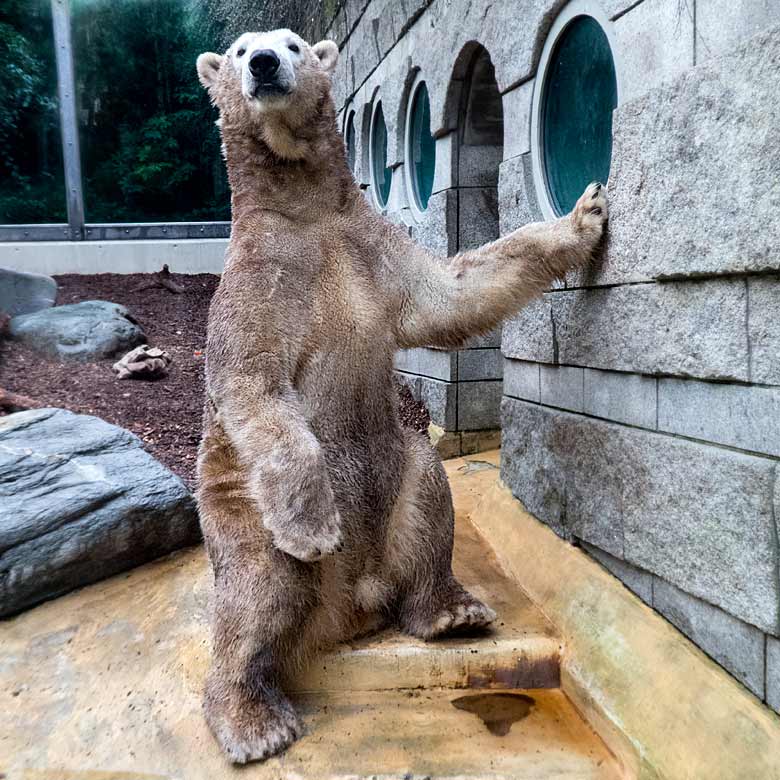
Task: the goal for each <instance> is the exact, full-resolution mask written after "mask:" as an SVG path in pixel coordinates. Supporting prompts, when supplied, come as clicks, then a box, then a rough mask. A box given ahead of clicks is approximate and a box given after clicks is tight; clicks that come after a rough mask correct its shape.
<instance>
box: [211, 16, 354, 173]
mask: <svg viewBox="0 0 780 780" xmlns="http://www.w3.org/2000/svg"><path fill="white" fill-rule="evenodd" d="M338 57H339V50H338V46H337V45H336V44H335V43H334V42H333V41H320V42H319V43H317V44H315V45H314V46H310V45H309V44H308V43H306V41H304V40H303V39H302V38H301V37H300V36H298V35H296V34H295V33H293V32H292V31H290V30H272V31H271V32H262V33H260V32H258V33H252V32H249V33H244V34H243V35H242V36H241V37H240V38H238V40H236V42H235V43H234V44H233V45H232V46H231V47H230V48H229V49H228V50H227V51H226V52H225V54H223V55H220V54H215V53H214V52H206V53H204V54H201V55H200V57H198V62H197V68H198V78H199V79H200V82H201V84H203V86H204V87H205V88H206V89H207V90H208V93H209V96H210V98H211V101H212V103H214V105H216V106H217V108H218V109H219V112H220V124H221V126H222V129H223V133H224V131H225V129H227V128H236V129H240V130H241V131H242V132H244V133H256V134H257V135H258V136H261V137H263V138H264V139H265V140H267V141H269V142H271V141H273V143H270V145H271V146H272V147H274V151H275V152H277V154H280V156H282V157H287V158H289V159H296V158H298V157H299V156H301V155H302V152H301V150H300V149H297V148H296V147H297V146H299V145H296V144H295V143H292V144H291V143H290V142H291V141H293V140H294V136H295V134H296V131H297V130H299V129H302V128H305V127H307V125H310V124H311V123H312V122H313V121H314V119H315V118H316V116H317V114H318V113H321V111H322V105H323V102H324V100H325V98H327V97H328V95H329V93H330V75H331V73H332V72H333V70H334V69H335V67H336V63H337V62H338ZM269 135H270V136H273V138H269V137H268V136H269ZM280 135H281V136H282V137H278V136H280ZM288 135H289V136H292V137H289V138H288V137H286V136H288ZM277 142H278V143H277ZM277 147H278V148H277Z"/></svg>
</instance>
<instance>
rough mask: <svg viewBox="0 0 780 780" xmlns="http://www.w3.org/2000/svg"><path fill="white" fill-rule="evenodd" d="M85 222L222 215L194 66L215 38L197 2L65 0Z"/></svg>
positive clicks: (214, 26) (216, 148) (212, 144)
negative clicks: (68, 1) (68, 10)
mask: <svg viewBox="0 0 780 780" xmlns="http://www.w3.org/2000/svg"><path fill="white" fill-rule="evenodd" d="M71 9H72V34H73V54H74V61H75V69H76V101H77V109H78V115H79V133H80V136H81V161H82V172H83V179H84V182H83V187H84V208H85V212H86V218H87V221H89V222H158V221H201V220H227V219H230V195H229V191H228V187H227V181H226V176H225V163H224V160H223V159H222V156H221V154H220V140H219V133H218V131H217V128H216V127H215V126H214V120H215V119H216V118H217V114H216V111H215V110H214V109H213V108H212V107H211V106H210V105H209V100H208V96H207V95H206V91H205V90H204V89H203V88H202V87H201V86H200V84H199V83H198V79H197V77H196V74H195V65H194V63H195V60H196V58H197V56H198V54H200V53H201V52H203V51H209V50H212V49H213V48H214V45H215V42H216V41H218V40H219V39H220V36H221V33H220V26H219V22H218V21H217V20H216V19H215V18H214V16H213V15H212V14H210V13H209V3H208V2H207V1H206V0H71Z"/></svg>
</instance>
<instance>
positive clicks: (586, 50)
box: [532, 3, 618, 218]
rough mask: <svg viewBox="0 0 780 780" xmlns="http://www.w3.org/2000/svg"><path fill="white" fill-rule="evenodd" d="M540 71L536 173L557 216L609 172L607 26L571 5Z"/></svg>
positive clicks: (611, 101)
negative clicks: (575, 9) (588, 186)
mask: <svg viewBox="0 0 780 780" xmlns="http://www.w3.org/2000/svg"><path fill="white" fill-rule="evenodd" d="M571 5H572V6H574V7H575V8H576V7H577V6H581V5H582V4H581V3H572V4H571ZM566 10H569V7H567V9H566ZM539 72H540V73H541V88H540V89H538V90H537V93H536V95H535V99H534V112H533V117H534V120H533V124H534V127H533V128H532V133H533V140H534V141H535V144H534V147H535V148H534V155H533V157H534V160H533V162H534V178H535V180H536V188H537V193H538V194H539V195H540V196H541V197H540V198H539V200H540V204H541V206H542V210H543V211H544V212H545V216H546V217H548V218H552V217H559V216H562V215H564V214H568V213H569V211H571V209H572V208H573V206H574V204H575V203H576V202H577V199H578V198H579V197H580V195H582V192H583V190H584V189H585V187H586V186H587V185H588V184H589V183H590V182H592V181H600V182H604V183H606V181H607V179H608V178H609V168H610V162H611V157H612V112H613V111H614V109H615V107H616V106H617V98H618V88H617V76H616V72H615V62H614V59H613V56H612V47H611V46H610V41H609V38H608V37H607V33H606V31H605V27H604V26H602V24H600V23H599V21H597V20H596V19H595V18H594V17H593V16H591V15H589V14H582V13H579V14H577V13H571V11H570V14H569V18H568V19H561V18H559V19H558V20H556V24H555V25H554V26H553V31H552V32H551V34H550V38H549V39H548V42H547V45H545V51H544V52H543V53H542V62H541V63H540V69H539ZM537 78H539V76H537ZM537 84H538V82H537Z"/></svg>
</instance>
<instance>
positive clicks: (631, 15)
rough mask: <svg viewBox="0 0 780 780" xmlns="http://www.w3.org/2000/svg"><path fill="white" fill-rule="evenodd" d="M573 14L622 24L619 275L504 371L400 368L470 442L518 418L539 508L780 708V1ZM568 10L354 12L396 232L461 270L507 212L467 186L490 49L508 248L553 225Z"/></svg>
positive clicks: (360, 116)
mask: <svg viewBox="0 0 780 780" xmlns="http://www.w3.org/2000/svg"><path fill="white" fill-rule="evenodd" d="M572 1H573V2H575V3H577V4H578V5H579V6H581V7H583V8H585V7H587V8H593V9H595V10H596V11H597V12H598V14H599V17H600V18H601V19H602V20H604V23H605V24H606V25H608V27H609V33H610V36H611V43H612V46H613V51H614V54H615V66H616V71H617V78H618V107H617V109H616V110H615V113H614V116H613V152H612V164H611V172H610V180H609V187H608V190H609V197H610V229H609V238H608V241H607V243H606V246H605V249H604V254H603V257H601V258H600V259H599V261H598V262H597V263H595V264H594V266H593V267H592V268H590V269H588V270H587V271H584V272H580V273H576V274H571V275H570V277H569V278H568V279H567V280H565V283H563V284H558V285H555V287H554V288H553V289H551V290H549V291H547V292H546V293H545V294H544V295H543V296H542V298H541V299H540V300H539V301H536V302H534V303H533V304H532V305H531V306H529V307H528V308H527V309H526V310H524V311H523V312H522V313H521V314H520V315H518V316H517V317H516V318H514V319H512V320H511V321H509V322H507V323H505V325H504V328H503V334H502V337H501V342H500V346H501V355H502V357H501V358H499V355H498V351H497V349H498V342H497V341H492V342H491V341H488V342H486V343H484V344H482V345H480V347H479V349H476V350H468V351H465V352H460V353H446V352H441V351H438V350H434V349H428V350H413V351H409V352H404V353H400V354H399V355H398V358H397V363H396V366H397V368H398V370H399V371H400V372H401V376H402V377H403V378H404V380H405V381H406V382H408V383H409V384H410V385H411V386H412V388H413V390H414V392H415V393H416V395H417V396H418V397H422V398H423V399H424V400H425V401H426V402H427V403H428V405H429V407H430V408H431V412H432V416H433V419H434V421H436V422H437V423H438V424H439V425H441V426H442V427H443V428H445V429H446V430H452V431H458V430H460V429H461V426H463V430H468V427H467V426H481V425H487V424H493V422H492V421H493V420H496V421H497V420H498V419H499V417H498V416H497V415H498V412H497V411H496V409H497V406H498V404H499V403H500V422H501V427H502V478H503V479H504V481H505V482H506V484H507V485H508V486H509V487H510V488H511V489H512V491H513V493H514V494H515V495H516V496H517V497H518V498H519V499H520V500H521V501H522V502H523V503H524V504H525V506H526V507H527V508H528V509H529V511H531V512H532V513H533V514H534V515H535V516H536V517H538V518H539V519H540V520H541V521H542V522H544V523H546V524H548V525H549V526H550V527H551V528H552V529H553V530H554V531H555V532H556V533H558V534H559V535H561V536H562V537H564V538H566V539H568V540H570V541H572V542H573V543H575V544H578V545H581V547H582V548H583V550H584V551H586V552H587V553H588V554H589V555H591V556H593V557H594V558H595V559H596V560H598V561H599V562H600V563H601V564H602V565H603V566H604V567H605V568H607V569H608V570H609V571H610V572H612V573H613V574H614V575H615V576H616V577H618V578H619V579H621V580H622V581H623V582H624V583H625V584H626V586H627V587H629V588H630V589H631V590H633V591H634V592H635V593H636V594H637V595H638V596H639V597H640V598H642V599H643V600H644V601H645V602H647V603H648V604H650V605H651V606H653V607H654V608H655V609H656V610H658V611H659V612H660V613H661V614H662V615H664V616H665V617H666V618H667V619H668V620H669V621H671V622H672V623H673V624H674V625H675V626H677V627H678V628H679V629H680V630H681V631H683V632H684V633H685V634H687V635H688V636H689V637H690V638H691V639H692V640H693V641H694V642H695V643H696V644H698V645H699V646H700V647H701V648H702V649H703V650H704V651H705V652H706V653H708V654H709V655H710V656H711V657H712V658H713V659H714V660H715V661H717V662H718V663H719V664H721V665H722V666H723V667H724V668H725V669H727V670H728V671H729V672H730V673H731V674H732V675H734V677H735V678H737V679H738V680H740V681H741V682H742V683H743V684H744V685H745V686H746V687H747V688H749V689H750V690H751V691H752V692H753V693H754V694H755V695H756V696H758V697H759V698H761V699H762V700H764V701H766V702H767V703H768V704H769V705H770V706H771V707H773V708H774V709H776V710H778V711H780V549H779V548H778V536H779V535H780V468H779V467H780V462H779V461H780V216H779V215H780V91H778V89H777V86H776V85H777V84H778V83H779V82H780V4H779V3H768V2H763V0H761V1H760V2H756V3H745V2H740V3H734V2H728V1H727V0H696V3H695V13H694V3H693V2H692V0H689V1H688V2H686V0H681V1H680V0H640V2H636V0H572ZM566 5H567V4H566V3H565V2H561V0H511V1H510V0H496V1H495V2H493V3H468V2H465V1H464V2H460V1H459V0H415V2H412V3H411V4H399V3H393V2H391V0H372V1H371V2H368V3H366V2H365V0H354V1H353V2H352V3H346V4H345V5H344V6H342V8H341V10H340V11H339V13H338V14H337V17H336V23H334V26H333V28H332V30H333V33H334V34H335V35H336V36H337V38H338V41H339V43H340V45H341V47H342V61H341V63H340V66H339V72H338V73H337V76H336V88H337V97H338V104H339V105H338V107H339V109H340V110H341V111H342V115H343V116H344V115H345V113H344V112H345V111H349V110H354V111H355V112H356V127H359V128H360V127H362V128H365V130H366V131H367V124H366V122H365V119H364V114H365V112H366V111H368V110H370V105H371V102H372V100H375V99H376V98H377V97H378V96H379V97H381V100H382V102H383V106H384V108H385V119H386V122H387V126H388V131H389V134H390V140H389V144H388V154H389V159H390V165H391V166H392V167H393V169H394V174H393V190H392V193H391V203H390V206H389V208H388V216H390V218H391V219H394V220H395V221H397V222H399V223H401V224H404V225H406V226H407V228H408V230H409V231H410V233H411V234H412V235H414V236H415V237H416V238H417V239H418V240H420V241H421V242H423V243H425V244H427V245H428V246H430V247H432V248H434V249H436V250H438V251H439V252H440V253H442V254H445V255H446V254H453V253H454V252H455V251H456V250H457V248H458V243H459V238H460V235H459V234H456V233H455V232H454V231H455V230H457V225H458V222H459V221H461V220H464V221H467V222H469V221H470V223H472V224H473V228H472V229H471V230H472V234H473V235H474V236H475V240H477V238H476V237H478V236H480V235H482V234H481V233H480V223H482V225H483V228H484V225H485V224H486V220H488V219H489V218H490V217H491V215H492V213H493V212H491V211H490V208H488V209H487V210H486V209H485V208H484V207H483V204H484V203H485V200H484V199H482V201H481V202H473V197H474V196H473V194H472V193H470V192H469V193H467V192H465V191H464V188H463V187H462V186H458V185H459V184H461V183H462V182H460V181H459V179H458V178H457V176H456V171H457V153H456V151H455V150H456V146H457V138H458V132H459V122H461V121H462V120H463V117H462V113H459V111H458V109H457V106H458V104H459V96H460V94H461V93H462V91H463V89H464V83H465V79H466V76H465V73H466V63H467V61H468V60H469V59H470V58H471V57H473V54H474V51H475V48H474V47H475V46H476V45H477V44H479V45H481V46H482V47H484V48H485V50H486V51H487V52H488V54H489V56H490V59H491V62H492V65H493V67H494V68H495V81H496V84H497V87H498V90H499V92H500V94H501V101H502V105H503V147H502V149H501V155H500V159H498V160H497V161H496V162H497V168H498V178H497V183H496V187H495V209H497V212H498V214H497V216H498V224H499V229H500V233H501V234H505V233H507V232H509V231H511V230H514V229H516V228H518V227H521V226H522V225H524V224H526V223H528V222H532V221H538V220H540V219H542V218H543V217H542V211H541V208H540V202H539V196H538V194H537V191H536V185H535V180H534V175H533V166H534V159H533V155H534V154H535V151H534V144H533V143H532V142H531V141H532V139H531V113H532V104H533V96H534V92H535V90H536V89H538V87H539V85H538V84H537V83H536V78H535V76H536V68H537V65H538V61H539V56H540V53H541V50H542V47H543V46H544V42H545V38H546V36H547V33H548V31H549V29H550V27H551V25H552V24H553V23H554V21H555V18H556V16H557V14H558V13H559V12H561V10H562V9H563V8H565V7H566ZM418 73H419V74H421V75H422V76H423V77H424V78H425V80H426V83H427V86H428V91H429V94H430V100H431V116H432V120H431V124H432V130H433V133H434V135H435V136H436V138H437V147H436V149H437V157H436V177H435V183H434V194H433V196H432V198H431V202H430V206H429V208H428V211H427V212H426V214H425V215H424V218H423V219H419V218H416V217H415V215H413V214H412V213H411V212H410V210H409V205H408V195H407V193H406V192H405V188H404V175H403V166H404V143H403V138H404V127H403V125H404V120H405V111H406V101H407V98H408V88H409V86H410V84H411V82H412V81H413V79H414V78H415V77H416V76H417V74H418ZM367 137H368V136H367V132H365V133H363V134H362V135H361V137H360V139H359V145H358V159H359V165H358V170H357V171H356V177H357V178H358V180H359V182H360V183H361V185H362V186H363V187H364V188H365V189H366V191H367V194H369V195H370V176H369V173H368V166H367V160H368V157H367V152H366V148H365V145H366V143H367ZM470 198H471V200H469V199H470ZM486 213H487V214H488V216H487V217H486V216H485V214H486ZM501 363H503V365H501ZM494 404H495V406H493V405H494ZM491 408H492V409H493V411H492V412H491ZM491 414H494V415H496V416H494V417H490V415H491ZM562 576H565V573H562Z"/></svg>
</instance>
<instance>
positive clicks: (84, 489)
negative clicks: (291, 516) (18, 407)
mask: <svg viewBox="0 0 780 780" xmlns="http://www.w3.org/2000/svg"><path fill="white" fill-rule="evenodd" d="M198 538H199V529H198V517H197V512H196V508H195V502H194V500H193V498H192V496H191V494H190V493H189V492H188V490H187V488H186V487H185V486H184V483H183V482H182V481H181V480H180V479H179V478H178V477H177V476H176V475H174V474H173V473H171V472H170V471H169V470H168V469H166V468H165V467H164V466H162V464H160V463H158V462H157V461H156V460H155V459H154V458H153V457H152V456H151V455H149V454H148V453H147V452H146V451H144V449H143V448H142V446H141V441H140V439H138V438H137V437H136V436H134V435H133V434H131V433H130V432H128V431H126V430H124V429H122V428H118V427H117V426H115V425H110V424H109V423H107V422H104V421H103V420H100V419H98V418H97V417H89V416H86V415H78V414H73V413H72V412H68V411H66V410H64V409H39V410H34V411H29V412H19V413H18V414H13V415H10V416H8V417H4V418H2V419H0V616H1V615H9V614H12V613H15V612H18V611H20V610H22V609H24V608H25V607H28V606H30V605H32V604H36V603H38V602H40V601H43V600H45V599H48V598H51V597H53V596H57V595H59V594H62V593H65V592H67V591H69V590H72V589H73V588H77V587H79V586H81V585H85V584H87V583H90V582H95V581H96V580H99V579H102V578H104V577H107V576H109V575H111V574H114V573H116V572H118V571H122V570H123V569H128V568H131V567H133V566H137V565H139V564H141V563H144V562H146V561H148V560H151V559H153V558H157V557H159V556H161V555H165V554H166V553H168V552H170V551H171V550H174V549H177V548H179V547H182V546H185V545H189V544H194V543H195V542H197V541H198Z"/></svg>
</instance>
